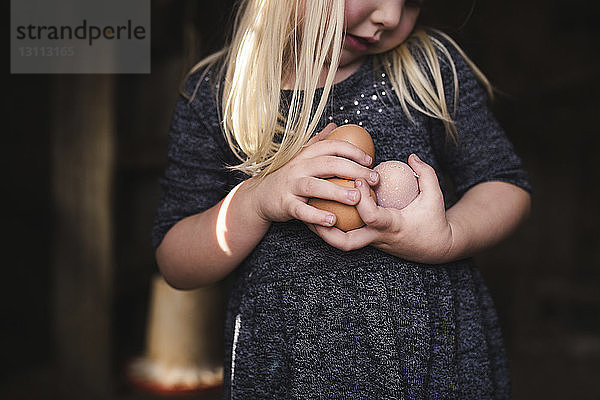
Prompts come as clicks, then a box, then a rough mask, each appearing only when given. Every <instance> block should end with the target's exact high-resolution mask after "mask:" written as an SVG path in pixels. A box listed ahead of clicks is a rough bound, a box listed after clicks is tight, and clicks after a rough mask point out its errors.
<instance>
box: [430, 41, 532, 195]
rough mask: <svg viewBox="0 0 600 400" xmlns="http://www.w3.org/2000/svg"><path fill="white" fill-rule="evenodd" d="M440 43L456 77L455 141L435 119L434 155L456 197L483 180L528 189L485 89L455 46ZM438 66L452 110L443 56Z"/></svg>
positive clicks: (449, 72)
mask: <svg viewBox="0 0 600 400" xmlns="http://www.w3.org/2000/svg"><path fill="white" fill-rule="evenodd" d="M444 44H445V45H446V47H447V49H448V50H449V52H450V55H451V56H452V59H453V61H454V64H455V66H456V72H457V76H458V85H459V89H458V102H457V107H456V113H455V114H453V116H454V121H455V124H456V128H457V130H458V143H453V142H452V141H451V140H447V139H446V131H445V128H444V126H443V125H442V124H441V123H440V122H438V121H435V122H434V123H433V128H432V134H433V143H434V148H435V149H436V153H437V154H436V155H437V157H438V159H439V160H440V163H441V165H442V166H443V168H444V169H445V172H446V173H447V174H448V176H449V177H450V179H451V180H452V183H453V186H454V190H455V194H456V196H457V197H458V198H460V197H461V196H462V195H463V194H464V193H465V192H466V191H467V190H469V189H470V188H471V187H473V186H475V185H476V184H478V183H482V182H487V181H503V182H508V183H511V184H514V185H517V186H519V187H521V188H523V189H525V190H527V191H531V185H530V182H529V178H528V175H527V173H526V171H525V170H524V169H523V166H522V162H521V159H520V158H519V157H518V155H517V154H516V153H515V150H514V147H513V145H512V143H511V142H510V141H509V139H508V137H507V136H506V133H505V132H504V130H503V129H502V128H501V127H500V124H499V123H498V121H497V120H496V118H495V117H494V116H493V114H492V112H491V110H490V108H489V106H488V97H487V93H486V91H485V90H484V88H483V87H482V85H481V84H480V83H479V82H478V81H477V79H476V77H475V74H474V73H473V71H472V69H471V68H470V66H469V65H468V64H467V62H466V60H465V59H464V58H463V57H462V56H461V55H460V53H459V52H458V51H457V50H456V48H455V47H454V46H453V45H452V44H450V43H447V42H446V43H444ZM441 65H442V75H443V78H444V84H445V92H446V96H447V97H446V98H447V101H448V102H449V105H450V111H451V112H452V110H453V99H454V88H453V84H452V83H453V77H452V70H451V68H450V64H449V63H448V61H447V59H444V57H443V56H442V62H441Z"/></svg>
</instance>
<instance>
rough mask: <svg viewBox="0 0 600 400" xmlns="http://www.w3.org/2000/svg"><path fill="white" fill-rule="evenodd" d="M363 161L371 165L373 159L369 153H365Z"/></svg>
mask: <svg viewBox="0 0 600 400" xmlns="http://www.w3.org/2000/svg"><path fill="white" fill-rule="evenodd" d="M365 162H366V163H367V164H369V165H371V163H372V162H373V159H372V158H371V156H370V155H368V154H367V155H366V156H365Z"/></svg>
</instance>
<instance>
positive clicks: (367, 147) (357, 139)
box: [326, 124, 375, 159]
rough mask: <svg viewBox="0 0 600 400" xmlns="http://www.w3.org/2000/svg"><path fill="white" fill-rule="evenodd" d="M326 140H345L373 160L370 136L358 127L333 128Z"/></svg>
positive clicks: (350, 125) (373, 148)
mask: <svg viewBox="0 0 600 400" xmlns="http://www.w3.org/2000/svg"><path fill="white" fill-rule="evenodd" d="M326 139H332V140H345V141H346V142H348V143H352V144H353V145H355V146H356V147H358V148H359V149H361V150H362V151H364V152H365V153H367V154H368V155H370V156H371V159H374V158H375V146H374V145H373V139H371V135H369V132H367V131H366V130H365V129H364V128H362V127H360V126H358V125H353V124H348V125H342V126H340V127H338V128H335V129H334V130H333V131H331V133H330V134H329V135H328V136H327V137H326Z"/></svg>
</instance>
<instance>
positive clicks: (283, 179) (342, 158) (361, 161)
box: [251, 123, 379, 226]
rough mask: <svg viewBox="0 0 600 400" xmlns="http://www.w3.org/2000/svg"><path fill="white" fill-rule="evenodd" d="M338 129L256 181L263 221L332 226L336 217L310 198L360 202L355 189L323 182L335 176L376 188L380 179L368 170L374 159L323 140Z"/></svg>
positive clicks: (326, 132)
mask: <svg viewBox="0 0 600 400" xmlns="http://www.w3.org/2000/svg"><path fill="white" fill-rule="evenodd" d="M335 128H336V125H335V124H333V123H331V124H329V125H327V126H326V127H325V129H323V131H321V132H320V133H318V134H317V135H315V136H314V137H313V138H311V139H310V141H309V142H308V143H307V144H306V145H305V146H304V148H303V149H302V150H301V151H300V152H298V154H297V155H296V156H295V157H294V158H293V159H291V160H290V161H289V162H288V163H287V164H286V165H284V166H283V167H281V168H280V169H278V170H277V171H275V172H273V173H272V174H269V175H267V176H266V177H264V178H263V179H254V178H251V179H252V180H254V185H252V186H251V190H253V198H254V204H255V205H256V210H257V212H258V214H259V216H261V218H262V219H263V220H265V221H266V222H270V221H277V222H283V221H289V220H291V219H294V218H296V219H299V220H301V221H304V222H306V223H310V224H316V225H323V226H332V225H334V224H335V218H336V217H335V215H334V214H332V213H330V212H328V211H323V210H319V209H317V208H315V207H312V206H309V205H308V204H306V203H307V202H308V199H309V198H311V197H319V198H322V199H329V200H335V201H338V202H341V203H344V204H349V205H355V204H357V203H358V202H359V200H360V191H359V190H358V189H356V188H350V189H349V188H342V187H340V186H338V185H336V184H334V183H332V182H328V181H326V180H325V179H324V178H331V177H334V176H338V177H342V178H346V179H352V180H355V179H362V180H364V181H368V182H369V183H370V184H376V183H377V181H378V179H379V175H378V174H377V173H376V172H374V171H373V170H371V169H370V168H368V166H369V165H371V162H372V160H371V157H370V156H368V155H367V154H366V153H365V152H364V151H362V150H361V149H359V148H358V147H356V146H354V145H352V144H350V143H348V142H345V141H340V140H323V139H325V138H326V136H327V135H329V133H330V132H331V131H332V130H333V129H335Z"/></svg>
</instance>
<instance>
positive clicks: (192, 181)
mask: <svg viewBox="0 0 600 400" xmlns="http://www.w3.org/2000/svg"><path fill="white" fill-rule="evenodd" d="M198 79H200V76H199V74H195V75H192V76H191V77H190V78H188V81H187V82H186V88H185V91H186V93H191V92H193V90H194V89H195V82H198ZM202 79H203V81H202V84H201V85H200V86H199V87H198V90H197V92H196V95H195V97H194V100H192V101H191V102H190V101H189V100H188V99H187V98H185V97H184V96H183V95H180V96H179V99H178V101H177V103H176V105H175V109H174V112H173V117H172V121H171V127H170V131H169V146H168V160H167V166H166V169H165V171H164V173H163V175H162V177H161V178H160V181H159V182H160V187H161V194H160V197H159V202H158V207H157V211H156V215H155V219H154V226H153V229H152V235H151V239H152V246H153V247H154V248H155V249H156V248H157V247H158V246H159V244H160V243H161V241H162V239H163V238H164V236H165V235H166V233H167V232H168V231H169V229H171V227H172V226H173V225H175V224H176V223H177V222H178V221H180V220H182V219H183V218H186V217H188V216H190V215H193V214H197V213H199V212H202V211H204V210H206V209H208V208H210V207H212V206H213V205H215V204H216V203H218V202H219V201H220V200H221V199H222V198H223V197H225V196H226V195H227V193H228V192H229V190H230V189H231V188H232V187H233V186H234V185H235V183H234V180H235V174H234V173H232V172H231V171H230V170H228V169H227V168H226V166H227V165H228V164H231V163H232V157H233V154H232V153H231V151H230V150H229V147H228V146H227V143H226V141H225V139H224V137H223V134H222V131H221V129H220V125H219V122H218V121H219V120H218V116H217V110H216V106H215V102H214V93H213V91H212V90H210V86H209V83H208V81H204V78H202Z"/></svg>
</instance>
